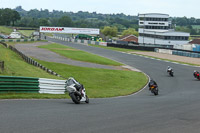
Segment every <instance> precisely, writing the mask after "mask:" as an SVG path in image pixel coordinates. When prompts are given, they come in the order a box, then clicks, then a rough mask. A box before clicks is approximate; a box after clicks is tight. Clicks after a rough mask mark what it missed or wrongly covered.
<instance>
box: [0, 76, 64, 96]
mask: <svg viewBox="0 0 200 133" xmlns="http://www.w3.org/2000/svg"><path fill="white" fill-rule="evenodd" d="M65 81H66V80H56V79H46V78H31V77H15V76H0V93H47V94H65Z"/></svg>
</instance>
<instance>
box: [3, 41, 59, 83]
mask: <svg viewBox="0 0 200 133" xmlns="http://www.w3.org/2000/svg"><path fill="white" fill-rule="evenodd" d="M0 60H1V61H4V62H5V70H4V71H3V72H2V71H1V70H0V75H8V76H25V77H40V78H53V79H60V78H58V77H56V76H53V75H50V74H48V73H46V72H45V71H43V70H42V69H40V68H38V67H35V66H32V65H30V64H28V63H26V62H25V61H24V60H23V59H22V58H21V57H20V56H19V55H18V54H16V53H15V52H13V51H11V50H10V49H8V48H5V47H4V46H3V45H1V44H0Z"/></svg>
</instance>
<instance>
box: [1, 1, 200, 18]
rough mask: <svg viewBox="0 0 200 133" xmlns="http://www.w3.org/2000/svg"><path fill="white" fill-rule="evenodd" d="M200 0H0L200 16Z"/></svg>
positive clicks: (107, 11)
mask: <svg viewBox="0 0 200 133" xmlns="http://www.w3.org/2000/svg"><path fill="white" fill-rule="evenodd" d="M199 5H200V0H0V8H12V9H13V8H15V7H17V6H22V8H23V9H25V10H27V11H29V10H30V9H38V10H40V9H43V10H44V9H48V10H49V11H52V10H59V11H61V10H62V11H66V12H70V11H72V12H78V11H88V12H90V13H91V12H97V13H102V14H117V13H124V14H126V15H134V16H136V15H138V14H142V13H164V14H169V16H171V17H184V16H186V17H188V18H190V17H195V18H200V6H199Z"/></svg>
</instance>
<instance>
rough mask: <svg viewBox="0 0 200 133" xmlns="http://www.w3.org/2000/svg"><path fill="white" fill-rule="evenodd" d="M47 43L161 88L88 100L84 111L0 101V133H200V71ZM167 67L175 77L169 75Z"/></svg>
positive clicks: (67, 104)
mask: <svg viewBox="0 0 200 133" xmlns="http://www.w3.org/2000/svg"><path fill="white" fill-rule="evenodd" d="M49 40H51V41H54V42H57V43H61V44H64V45H68V46H71V47H74V48H78V49H81V50H84V51H88V52H91V53H95V54H98V55H102V56H104V57H108V58H111V59H114V60H116V61H119V62H122V63H125V64H127V65H130V66H133V67H136V68H138V69H140V70H142V71H143V72H145V73H146V74H148V75H149V76H150V77H151V78H153V79H154V80H155V81H156V82H157V83H158V86H159V89H160V91H159V95H158V96H154V95H153V94H151V93H150V92H149V91H148V88H145V89H144V90H142V91H141V92H139V93H137V94H135V95H131V96H127V97H117V98H105V99H90V103H89V104H85V103H83V104H80V105H76V104H74V103H72V101H71V100H70V99H59V100H0V132H1V133H199V132H200V96H199V95H200V87H199V85H200V81H198V80H196V79H194V78H193V75H192V74H193V70H195V69H196V70H198V69H199V68H197V67H192V66H186V65H180V64H174V63H170V62H165V61H159V60H154V59H149V58H144V57H141V56H136V55H131V54H125V53H121V52H117V51H111V50H106V49H102V48H96V47H91V46H84V45H80V44H72V43H67V42H63V41H60V40H54V39H49ZM168 65H170V66H171V67H173V68H174V72H175V73H174V74H175V77H170V76H168V75H167V73H166V67H167V66H168ZM133 80H134V79H133ZM122 87H123V86H122ZM86 89H87V88H86Z"/></svg>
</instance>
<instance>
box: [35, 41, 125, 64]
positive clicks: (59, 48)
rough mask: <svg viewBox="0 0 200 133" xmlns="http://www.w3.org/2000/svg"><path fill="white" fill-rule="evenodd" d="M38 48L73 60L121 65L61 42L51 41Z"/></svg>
mask: <svg viewBox="0 0 200 133" xmlns="http://www.w3.org/2000/svg"><path fill="white" fill-rule="evenodd" d="M39 48H45V49H48V50H50V51H53V52H56V53H58V54H60V55H62V56H65V57H67V58H70V59H73V60H78V61H85V62H91V63H96V64H102V65H113V66H120V65H122V64H121V63H118V62H116V61H113V60H110V59H107V58H104V57H101V56H98V55H95V54H90V53H87V52H84V51H81V50H78V49H74V48H71V47H68V46H64V45H61V44H56V43H53V44H48V45H42V46H39Z"/></svg>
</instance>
